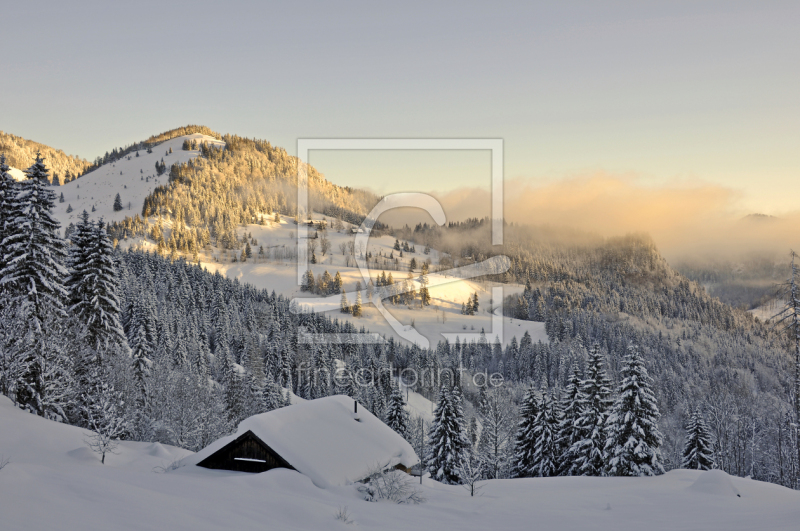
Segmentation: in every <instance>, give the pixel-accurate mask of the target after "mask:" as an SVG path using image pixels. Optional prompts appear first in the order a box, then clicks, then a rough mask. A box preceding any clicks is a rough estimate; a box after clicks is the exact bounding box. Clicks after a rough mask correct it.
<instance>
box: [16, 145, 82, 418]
mask: <svg viewBox="0 0 800 531" xmlns="http://www.w3.org/2000/svg"><path fill="white" fill-rule="evenodd" d="M26 175H27V176H28V179H27V180H26V181H24V182H22V183H21V184H20V185H18V192H17V194H16V196H15V197H14V198H13V199H12V200H11V202H10V204H9V202H8V201H6V205H5V206H6V208H5V209H4V215H5V221H6V223H5V227H4V238H3V242H2V245H1V246H0V247H2V250H3V253H4V256H3V258H2V262H0V263H2V268H0V290H1V291H2V292H3V293H4V295H5V297H4V298H3V301H4V304H7V305H8V306H9V307H14V308H15V309H16V310H17V313H18V314H19V315H20V316H21V317H22V320H21V322H22V323H23V325H24V327H23V329H21V330H18V331H17V332H16V337H17V338H18V339H19V341H21V343H22V344H21V345H20V346H21V348H22V351H24V352H26V360H25V363H24V364H25V365H26V366H27V369H28V370H27V372H26V374H25V375H24V376H23V377H22V379H21V381H20V382H18V385H17V397H16V400H17V402H18V403H19V404H20V405H21V406H23V407H26V408H28V409H30V410H32V411H34V412H35V413H37V414H38V415H41V416H49V414H50V413H49V408H50V406H49V405H48V404H51V403H53V404H56V406H55V412H54V414H55V415H57V416H60V415H61V413H60V411H59V408H60V405H58V404H60V403H61V402H62V399H61V398H58V397H60V396H64V400H67V398H66V395H67V394H68V393H69V386H70V382H69V370H68V368H67V367H65V365H67V364H68V360H67V359H65V358H64V355H63V353H62V352H61V351H60V349H59V348H58V347H59V346H58V345H53V338H54V337H58V333H59V330H60V328H59V326H60V320H61V319H63V317H64V316H65V312H64V307H63V301H64V299H65V297H66V295H67V292H66V290H65V288H64V277H65V276H66V273H67V271H66V269H65V268H64V266H63V265H62V263H63V261H64V258H65V256H66V253H65V250H64V248H65V245H64V241H63V240H62V239H61V238H60V237H59V234H58V229H59V223H58V221H56V219H55V218H53V216H52V210H53V205H54V203H55V193H54V192H53V191H52V190H50V189H49V187H48V183H49V181H48V179H47V175H48V171H47V168H46V167H45V165H44V161H43V159H42V157H41V154H39V153H37V156H36V162H34V164H33V165H32V166H31V167H30V168H28V169H27V170H26ZM23 345H24V346H23ZM51 398H52V400H51Z"/></svg>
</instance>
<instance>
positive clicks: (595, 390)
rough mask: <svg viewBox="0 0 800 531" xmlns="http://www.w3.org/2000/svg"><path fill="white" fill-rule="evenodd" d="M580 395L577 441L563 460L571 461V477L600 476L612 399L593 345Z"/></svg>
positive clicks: (604, 373)
mask: <svg viewBox="0 0 800 531" xmlns="http://www.w3.org/2000/svg"><path fill="white" fill-rule="evenodd" d="M581 395H582V397H581V398H582V400H583V402H582V403H581V404H580V405H579V408H580V417H579V418H578V420H577V421H576V428H577V430H578V440H577V441H575V443H574V444H573V445H572V447H571V448H570V449H569V451H568V454H567V459H568V460H569V461H572V462H573V466H572V474H573V475H581V476H602V475H603V473H604V470H605V457H604V448H605V444H606V421H607V419H608V415H609V414H610V412H611V407H612V406H613V400H612V399H611V381H610V380H609V379H608V376H607V375H606V371H605V368H604V367H603V355H602V354H601V352H600V346H599V345H598V344H597V343H595V344H594V345H592V348H591V349H589V360H588V362H587V365H586V379H585V380H583V381H582V382H581Z"/></svg>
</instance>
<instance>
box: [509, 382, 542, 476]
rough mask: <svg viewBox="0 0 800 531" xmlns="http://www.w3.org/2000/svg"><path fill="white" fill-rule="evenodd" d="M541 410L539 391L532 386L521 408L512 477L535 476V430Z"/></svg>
mask: <svg viewBox="0 0 800 531" xmlns="http://www.w3.org/2000/svg"><path fill="white" fill-rule="evenodd" d="M539 410H540V403H539V393H538V392H537V391H536V390H535V389H534V388H533V387H531V388H529V389H528V391H527V392H526V393H525V397H524V398H523V399H522V404H521V405H520V409H519V422H518V423H517V433H516V439H515V443H514V462H513V466H512V471H511V473H512V477H516V478H528V477H533V476H534V470H533V464H534V454H535V445H536V438H535V436H534V433H533V430H534V428H535V426H536V418H537V417H538V416H539Z"/></svg>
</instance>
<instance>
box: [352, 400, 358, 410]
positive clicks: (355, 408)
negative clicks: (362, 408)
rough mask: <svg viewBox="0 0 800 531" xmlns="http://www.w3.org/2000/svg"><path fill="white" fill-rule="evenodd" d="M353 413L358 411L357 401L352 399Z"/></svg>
mask: <svg viewBox="0 0 800 531" xmlns="http://www.w3.org/2000/svg"><path fill="white" fill-rule="evenodd" d="M353 413H358V402H356V401H355V400H353Z"/></svg>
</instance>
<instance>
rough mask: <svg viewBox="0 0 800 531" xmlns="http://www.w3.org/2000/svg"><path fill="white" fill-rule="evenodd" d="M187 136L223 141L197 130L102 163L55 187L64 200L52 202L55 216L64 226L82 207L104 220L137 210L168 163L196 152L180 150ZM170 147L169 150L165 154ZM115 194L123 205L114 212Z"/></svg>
mask: <svg viewBox="0 0 800 531" xmlns="http://www.w3.org/2000/svg"><path fill="white" fill-rule="evenodd" d="M187 139H188V140H197V141H198V142H208V143H209V144H217V145H222V144H223V143H222V142H220V141H219V140H217V139H215V138H212V137H210V136H205V135H200V134H194V135H187V136H181V137H177V138H173V139H172V140H167V141H166V142H164V143H162V144H159V145H157V146H155V147H154V148H153V152H152V153H147V151H146V150H144V149H143V150H141V151H139V156H138V157H137V156H136V154H135V153H131V154H130V155H128V156H126V157H125V158H122V159H120V160H118V161H116V162H113V163H109V164H104V165H103V166H100V167H99V168H97V169H96V170H94V171H93V172H91V173H87V174H86V175H84V176H83V177H81V178H79V179H75V180H73V181H70V182H68V183H67V184H65V185H63V186H59V187H57V188H55V192H56V195H60V194H62V193H63V194H64V202H63V203H56V207H55V211H54V214H55V216H56V218H57V219H58V220H59V221H60V222H61V225H62V226H63V227H66V226H67V225H69V224H70V223H73V222H75V221H76V220H77V219H78V216H79V215H80V214H81V212H83V211H84V210H86V211H87V212H89V213H90V214H91V217H92V218H94V219H98V218H100V217H102V218H103V219H105V220H106V221H121V220H123V219H124V218H125V217H126V216H131V217H133V216H134V215H136V214H141V212H142V205H143V204H144V198H145V197H147V195H148V194H149V193H150V192H152V191H153V189H154V188H155V187H156V186H159V185H163V184H166V183H167V182H168V177H169V176H168V173H169V167H170V166H171V165H172V164H176V163H178V162H180V163H185V162H188V161H189V159H192V158H194V157H196V156H197V155H199V154H200V152H199V151H183V149H182V148H181V146H182V145H183V142H184V140H187ZM170 148H171V149H172V153H170V154H167V153H168V152H169V150H170ZM161 159H164V164H166V166H167V173H165V174H163V175H161V176H160V177H159V176H158V175H157V173H156V162H159V161H161ZM46 163H47V161H45V164H46ZM117 194H119V195H120V199H121V200H122V205H123V209H122V210H120V211H118V212H114V198H115V197H116V195H117ZM129 205H130V207H129ZM69 206H72V212H67V207H69ZM92 207H94V208H95V212H92Z"/></svg>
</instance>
